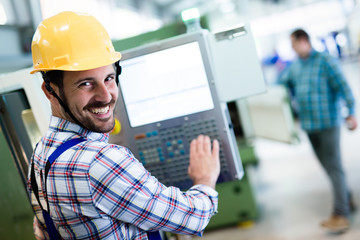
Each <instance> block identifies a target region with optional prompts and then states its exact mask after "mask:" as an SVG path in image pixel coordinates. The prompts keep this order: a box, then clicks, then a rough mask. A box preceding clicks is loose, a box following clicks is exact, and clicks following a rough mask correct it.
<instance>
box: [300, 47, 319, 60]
mask: <svg viewBox="0 0 360 240" xmlns="http://www.w3.org/2000/svg"><path fill="white" fill-rule="evenodd" d="M315 55H316V51H315V50H314V49H313V48H312V49H311V51H310V53H309V56H308V57H307V58H305V59H304V58H300V57H299V60H300V61H301V62H303V63H305V62H307V61H309V60H311V59H313V58H314V56H315Z"/></svg>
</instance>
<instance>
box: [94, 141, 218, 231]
mask: <svg viewBox="0 0 360 240" xmlns="http://www.w3.org/2000/svg"><path fill="white" fill-rule="evenodd" d="M89 177H90V184H91V187H92V191H93V192H92V195H93V201H94V204H95V206H96V207H97V208H98V209H100V210H101V211H103V212H104V213H106V214H107V215H110V216H111V217H113V218H116V219H118V220H120V221H123V222H127V223H130V224H132V225H134V226H137V227H139V228H141V229H143V230H145V231H157V230H162V231H167V232H175V233H182V234H198V235H201V233H202V231H203V230H204V229H205V227H206V225H207V224H208V222H209V220H210V218H211V217H212V216H213V215H214V214H215V213H216V212H217V207H218V193H217V192H216V191H215V190H214V189H212V188H210V187H208V186H204V185H195V186H193V187H192V188H190V189H189V190H188V191H186V192H182V191H180V189H178V188H176V187H166V186H164V185H163V184H161V183H160V182H159V181H158V180H157V179H156V178H155V177H153V176H151V175H150V173H149V172H148V171H146V169H145V168H144V167H143V165H142V164H141V163H139V162H138V160H136V159H135V157H134V156H133V155H132V153H131V152H130V151H128V150H127V149H125V148H122V147H119V146H114V145H112V146H111V147H106V148H104V149H103V150H101V151H100V152H99V154H97V156H96V159H95V161H94V163H93V165H92V166H91V168H90V172H89Z"/></svg>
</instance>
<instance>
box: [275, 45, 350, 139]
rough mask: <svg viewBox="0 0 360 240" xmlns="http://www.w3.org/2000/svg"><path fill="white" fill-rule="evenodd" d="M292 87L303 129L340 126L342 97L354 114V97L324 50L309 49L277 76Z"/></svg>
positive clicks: (334, 63) (311, 129)
mask: <svg viewBox="0 0 360 240" xmlns="http://www.w3.org/2000/svg"><path fill="white" fill-rule="evenodd" d="M280 82H281V83H283V84H285V85H286V86H287V87H289V88H290V89H291V92H292V93H293V97H294V98H295V101H296V104H297V111H298V114H299V120H300V123H301V126H302V128H303V129H304V130H305V131H308V132H311V131H316V130H323V129H327V128H331V127H335V126H339V125H340V124H341V123H342V121H343V119H342V118H343V117H342V115H341V109H342V106H343V105H342V100H344V101H345V104H346V106H347V108H348V115H354V108H355V106H354V105H355V100H354V97H353V94H352V92H351V89H350V87H349V85H348V84H347V82H346V79H345V77H344V75H343V73H342V71H341V68H340V65H339V63H338V61H337V60H336V59H335V58H333V57H331V56H330V55H329V54H327V53H320V52H316V51H314V50H312V51H311V53H310V56H309V57H308V58H307V59H301V58H299V59H297V60H295V61H294V62H293V63H292V64H291V65H290V66H289V67H288V69H286V70H285V71H284V72H283V73H282V75H281V76H280Z"/></svg>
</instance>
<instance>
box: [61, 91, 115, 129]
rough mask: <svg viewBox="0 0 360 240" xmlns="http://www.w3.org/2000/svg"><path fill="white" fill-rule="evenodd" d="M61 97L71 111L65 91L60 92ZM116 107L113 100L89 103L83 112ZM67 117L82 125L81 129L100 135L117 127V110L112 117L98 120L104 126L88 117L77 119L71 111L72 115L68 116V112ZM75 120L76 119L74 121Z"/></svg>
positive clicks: (79, 116)
mask: <svg viewBox="0 0 360 240" xmlns="http://www.w3.org/2000/svg"><path fill="white" fill-rule="evenodd" d="M60 96H61V98H62V99H63V102H64V103H65V105H66V106H67V107H68V109H69V111H71V110H70V107H69V102H68V99H67V98H66V96H65V94H64V92H63V91H60ZM113 105H115V100H114V99H111V101H110V102H108V103H105V102H91V103H88V104H87V105H86V106H85V107H83V109H82V111H84V112H85V111H88V109H90V108H102V107H106V106H113ZM64 112H65V115H66V116H67V117H68V120H70V121H71V120H73V121H71V122H75V123H77V124H80V126H81V127H83V128H85V129H87V130H89V131H91V132H99V133H109V132H110V131H111V130H112V129H113V128H114V126H115V119H114V114H115V110H114V111H113V113H112V115H111V116H110V117H109V118H107V119H97V120H98V121H100V122H103V123H104V124H101V125H99V124H96V123H95V122H94V121H93V120H92V119H91V117H86V116H81V115H78V117H75V115H74V112H73V111H71V115H72V116H71V115H70V114H68V113H67V112H66V111H64ZM73 118H75V119H73Z"/></svg>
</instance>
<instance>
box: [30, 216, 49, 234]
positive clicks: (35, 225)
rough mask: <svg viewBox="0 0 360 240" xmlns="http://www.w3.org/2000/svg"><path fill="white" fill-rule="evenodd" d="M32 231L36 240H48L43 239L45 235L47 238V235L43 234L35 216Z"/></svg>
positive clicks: (43, 231)
mask: <svg viewBox="0 0 360 240" xmlns="http://www.w3.org/2000/svg"><path fill="white" fill-rule="evenodd" d="M33 230H34V235H35V238H36V240H45V239H50V238H46V237H45V235H46V236H47V233H45V232H46V231H45V230H43V229H42V227H41V225H40V223H39V221H38V219H37V218H36V216H34V222H33Z"/></svg>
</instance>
